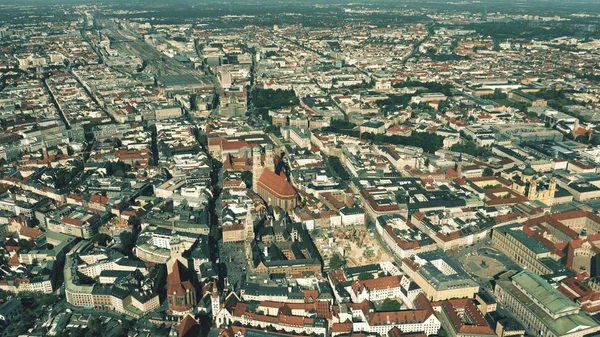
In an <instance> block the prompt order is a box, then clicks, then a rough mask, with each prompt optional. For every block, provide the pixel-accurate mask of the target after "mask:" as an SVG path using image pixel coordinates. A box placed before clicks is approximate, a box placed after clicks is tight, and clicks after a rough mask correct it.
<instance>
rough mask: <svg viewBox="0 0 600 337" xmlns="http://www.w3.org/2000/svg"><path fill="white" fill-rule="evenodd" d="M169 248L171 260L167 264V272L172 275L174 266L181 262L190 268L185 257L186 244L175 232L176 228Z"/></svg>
mask: <svg viewBox="0 0 600 337" xmlns="http://www.w3.org/2000/svg"><path fill="white" fill-rule="evenodd" d="M169 246H170V251H171V258H170V259H169V261H168V262H167V272H168V273H169V274H170V273H171V272H172V271H173V264H174V263H176V262H177V261H179V262H181V263H182V264H183V265H184V266H185V267H188V261H187V260H186V259H185V258H184V257H183V252H185V244H184V243H183V241H182V240H181V238H180V237H179V235H178V234H177V232H176V231H175V227H174V226H173V231H172V233H171V240H169Z"/></svg>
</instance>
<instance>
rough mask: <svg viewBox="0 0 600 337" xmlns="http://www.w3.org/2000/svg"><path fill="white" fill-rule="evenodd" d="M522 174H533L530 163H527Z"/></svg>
mask: <svg viewBox="0 0 600 337" xmlns="http://www.w3.org/2000/svg"><path fill="white" fill-rule="evenodd" d="M523 175H526V176H533V175H535V170H534V169H533V168H532V167H531V166H530V165H527V167H526V168H525V169H524V170H523Z"/></svg>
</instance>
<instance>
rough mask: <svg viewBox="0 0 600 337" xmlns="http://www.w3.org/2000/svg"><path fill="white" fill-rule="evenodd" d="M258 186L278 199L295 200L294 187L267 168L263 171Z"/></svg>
mask: <svg viewBox="0 0 600 337" xmlns="http://www.w3.org/2000/svg"><path fill="white" fill-rule="evenodd" d="M258 185H260V186H261V187H262V188H264V189H266V190H267V191H269V192H270V193H272V194H273V195H274V196H276V197H277V198H280V199H296V197H297V195H298V193H297V192H296V190H295V189H294V187H293V186H292V185H291V184H290V183H289V182H288V181H287V180H286V179H285V177H283V176H281V175H277V174H275V172H273V171H271V170H270V169H268V168H265V169H264V170H263V173H262V174H261V176H260V178H259V179H258Z"/></svg>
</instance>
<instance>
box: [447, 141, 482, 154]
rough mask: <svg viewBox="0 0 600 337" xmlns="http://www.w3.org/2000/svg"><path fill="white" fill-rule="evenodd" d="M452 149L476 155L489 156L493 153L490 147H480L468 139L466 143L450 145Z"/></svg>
mask: <svg viewBox="0 0 600 337" xmlns="http://www.w3.org/2000/svg"><path fill="white" fill-rule="evenodd" d="M450 150H452V151H454V152H460V153H466V154H470V155H471V156H475V157H487V156H489V155H491V151H490V149H488V148H486V147H479V146H477V144H475V143H474V142H472V141H466V142H464V143H462V144H461V143H458V144H454V145H452V146H451V147H450Z"/></svg>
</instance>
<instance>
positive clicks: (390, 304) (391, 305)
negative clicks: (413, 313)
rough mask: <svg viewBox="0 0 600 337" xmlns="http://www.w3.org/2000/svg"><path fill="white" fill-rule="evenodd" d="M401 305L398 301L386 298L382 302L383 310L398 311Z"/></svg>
mask: <svg viewBox="0 0 600 337" xmlns="http://www.w3.org/2000/svg"><path fill="white" fill-rule="evenodd" d="M401 307H402V305H401V304H400V303H399V302H398V301H396V300H393V299H391V298H386V299H385V300H384V301H383V304H381V311H398V310H400V308H401Z"/></svg>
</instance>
